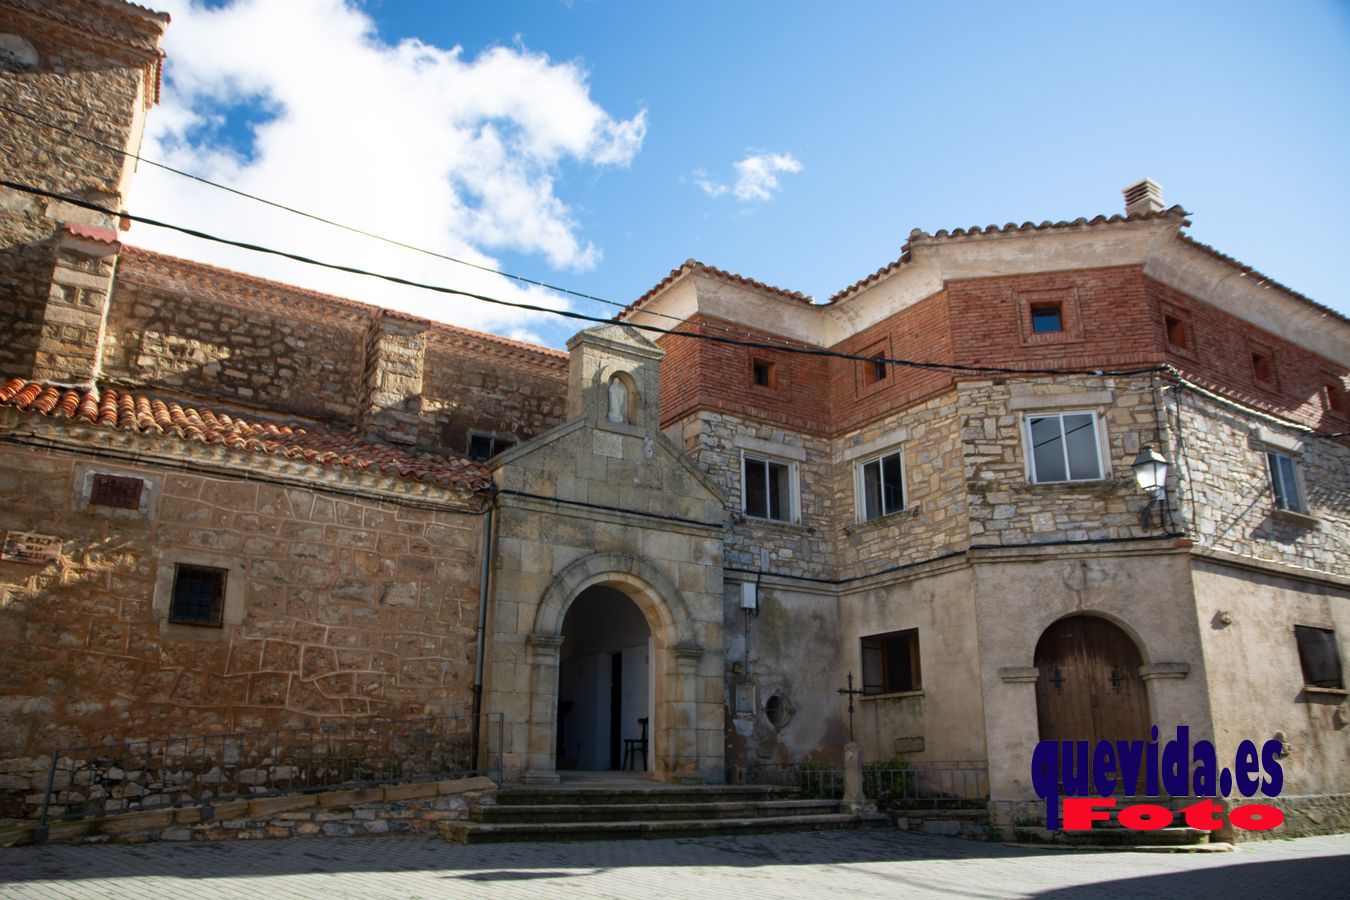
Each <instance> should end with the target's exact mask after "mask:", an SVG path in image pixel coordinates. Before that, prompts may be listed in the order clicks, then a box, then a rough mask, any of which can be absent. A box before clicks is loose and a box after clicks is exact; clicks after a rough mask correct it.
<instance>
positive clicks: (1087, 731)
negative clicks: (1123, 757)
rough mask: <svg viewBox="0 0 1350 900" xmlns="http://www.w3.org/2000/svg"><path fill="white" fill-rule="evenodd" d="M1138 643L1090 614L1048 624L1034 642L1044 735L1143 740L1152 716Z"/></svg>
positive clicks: (1038, 707) (1048, 737)
mask: <svg viewBox="0 0 1350 900" xmlns="http://www.w3.org/2000/svg"><path fill="white" fill-rule="evenodd" d="M1141 662H1142V661H1141V659H1140V657H1139V649H1138V648H1137V647H1136V646H1135V645H1134V641H1132V640H1131V639H1130V636H1129V635H1127V634H1126V633H1125V632H1124V631H1122V630H1121V629H1120V628H1118V627H1117V626H1115V625H1112V624H1111V623H1110V622H1108V621H1106V620H1105V619H1099V618H1096V617H1095V616H1070V617H1069V618H1067V619H1061V620H1060V621H1058V622H1056V623H1055V624H1053V625H1051V626H1050V627H1049V628H1047V629H1046V630H1045V633H1044V634H1042V635H1041V639H1040V641H1038V642H1037V644H1036V667H1037V668H1038V669H1039V670H1040V673H1039V676H1038V677H1037V679H1036V714H1037V719H1038V721H1039V725H1040V736H1041V740H1043V741H1094V742H1095V741H1100V740H1111V741H1115V740H1147V739H1148V736H1149V727H1150V725H1151V724H1152V721H1151V719H1150V717H1149V713H1148V694H1147V692H1146V691H1145V690H1144V683H1143V681H1142V680H1141V679H1140V678H1139V666H1140V665H1141Z"/></svg>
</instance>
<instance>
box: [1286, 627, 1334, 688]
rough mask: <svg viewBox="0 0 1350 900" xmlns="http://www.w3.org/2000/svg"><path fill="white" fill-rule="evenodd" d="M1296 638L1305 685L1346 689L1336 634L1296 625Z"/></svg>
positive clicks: (1323, 629)
mask: <svg viewBox="0 0 1350 900" xmlns="http://www.w3.org/2000/svg"><path fill="white" fill-rule="evenodd" d="M1294 636H1295V637H1296V638H1297V639H1298V661H1299V664H1300V665H1301V666H1302V667H1303V683H1304V684H1305V685H1307V686H1308V687H1320V688H1344V687H1345V680H1344V673H1343V671H1342V670H1341V653H1340V649H1339V648H1338V647H1337V646H1336V632H1334V631H1332V630H1331V629H1330V628H1313V627H1311V626H1308V625H1295V626H1294Z"/></svg>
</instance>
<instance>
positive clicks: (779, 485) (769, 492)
mask: <svg viewBox="0 0 1350 900" xmlns="http://www.w3.org/2000/svg"><path fill="white" fill-rule="evenodd" d="M744 465H745V469H744V472H743V473H742V479H741V485H742V487H743V490H742V491H741V493H742V495H743V500H744V506H745V514H746V515H747V516H754V517H755V518H758V519H777V520H778V521H780V522H791V521H792V518H793V515H792V466H791V464H790V463H781V462H774V461H772V460H768V459H758V458H756V457H753V456H747V457H745V463H744Z"/></svg>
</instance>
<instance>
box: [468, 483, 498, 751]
mask: <svg viewBox="0 0 1350 900" xmlns="http://www.w3.org/2000/svg"><path fill="white" fill-rule="evenodd" d="M496 508H497V500H496V497H493V499H492V504H491V505H490V506H488V508H487V509H486V510H485V511H484V512H483V562H482V567H481V569H480V570H479V573H478V653H477V654H476V656H475V658H474V671H473V720H472V721H471V722H470V724H469V753H470V758H471V759H472V760H473V762H474V766H475V768H476V767H477V766H478V744H479V723H480V722H481V721H482V718H483V651H484V645H485V644H486V642H487V612H488V579H489V577H490V576H491V574H492V514H493V512H495V511H496Z"/></svg>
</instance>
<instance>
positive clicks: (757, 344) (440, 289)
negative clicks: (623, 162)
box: [0, 179, 1162, 377]
mask: <svg viewBox="0 0 1350 900" xmlns="http://www.w3.org/2000/svg"><path fill="white" fill-rule="evenodd" d="M0 185H3V186H5V187H8V188H11V189H13V190H16V191H21V192H23V193H26V194H32V195H34V196H38V197H46V198H48V199H52V200H61V201H64V202H66V203H69V204H71V205H72V206H77V207H80V208H81V209H88V210H91V211H93V212H98V213H102V214H104V215H107V216H113V217H119V216H120V217H122V218H125V219H128V220H130V221H132V222H140V223H142V224H144V225H153V226H155V227H157V228H167V229H169V230H171V231H177V232H179V233H180V234H186V235H188V236H190V237H195V238H199V239H201V240H206V241H211V242H213V243H217V244H223V245H225V246H229V247H238V248H240V249H242V250H249V251H253V252H256V253H265V254H268V255H271V256H278V257H282V258H284V259H290V260H294V261H296V262H300V263H304V264H305V265H311V266H316V267H319V268H324V269H330V270H333V271H336V272H346V273H348V274H351V275H362V276H365V277H368V278H376V279H379V280H382V281H387V282H389V283H391V284H401V285H404V286H407V287H413V288H417V289H419V290H426V291H433V292H435V293H440V294H449V295H453V296H458V297H468V298H469V299H472V300H478V301H481V302H483V303H489V304H492V305H494V306H504V307H508V308H511V309H520V310H525V311H527V312H537V313H543V314H545V315H553V316H561V317H563V318H568V319H574V320H578V321H582V322H593V323H595V324H599V325H623V326H625V327H627V328H632V329H635V330H637V331H645V332H649V333H652V334H663V335H674V336H683V337H689V338H695V339H698V340H704V341H711V342H714V343H719V344H727V345H731V346H737V347H748V348H752V349H760V350H776V351H778V352H781V353H795V354H799V355H802V356H815V357H824V358H828V359H844V360H849V361H851V362H865V363H874V364H875V363H877V362H881V363H885V364H887V365H891V366H897V367H901V368H911V369H926V370H933V371H944V372H959V373H964V374H971V375H1089V376H1097V377H1101V376H1122V377H1123V376H1129V375H1142V374H1146V373H1148V372H1156V371H1160V370H1161V369H1162V367H1161V366H1142V367H1139V368H1134V369H1051V368H1045V369H1034V368H1033V369H1018V368H1012V367H1008V366H974V365H965V364H961V363H939V362H924V361H920V360H911V359H896V358H892V357H886V356H862V355H860V354H856V353H844V352H841V351H838V350H827V349H825V348H822V347H809V346H783V345H780V344H772V343H769V342H766V341H762V340H742V339H739V338H731V337H724V336H721V335H713V334H702V333H697V332H690V331H682V330H679V329H676V328H663V327H661V326H659V325H639V324H637V323H634V322H624V321H622V320H620V319H618V318H617V317H611V318H602V317H600V316H592V315H588V314H587V313H582V312H577V311H575V310H570V309H552V308H550V307H547V306H539V305H537V304H533V303H520V302H517V301H511V300H503V299H501V298H499V297H492V296H489V295H487V294H479V293H475V292H473V291H465V290H461V289H459V288H452V287H446V286H444V285H436V284H427V283H425V282H420V281H413V280H411V279H408V278H403V277H401V276H398V275H390V274H388V273H384V272H374V271H370V270H368V269H361V268H357V267H355V266H347V265H343V264H341V263H333V262H325V261H323V260H318V259H313V258H312V257H308V256H303V255H301V254H298V253H291V252H289V251H286V250H278V249H276V248H275V247H266V246H263V245H260V244H251V243H248V242H247V241H237V240H234V239H232V238H225V237H220V236H219V235H214V234H209V233H207V232H204V231H198V230H197V229H194V228H187V227H185V226H182V225H174V224H172V223H169V222H164V221H161V220H159V219H152V218H150V217H148V216H141V215H136V214H134V213H130V212H126V211H117V210H112V209H109V208H107V207H104V206H100V205H98V204H97V203H91V202H89V201H87V200H81V199H79V198H77V197H70V196H68V195H65V194H59V193H56V192H53V191H47V190H43V189H42V188H39V187H34V186H33V185H29V184H23V183H21V182H17V181H10V180H8V179H0Z"/></svg>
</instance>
